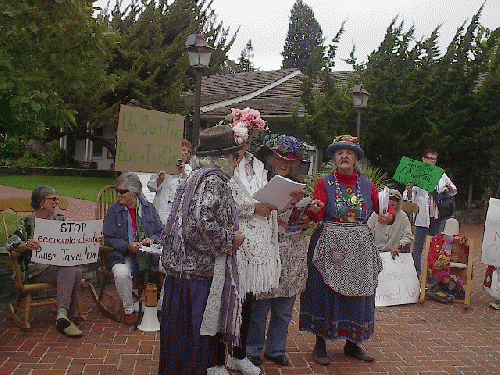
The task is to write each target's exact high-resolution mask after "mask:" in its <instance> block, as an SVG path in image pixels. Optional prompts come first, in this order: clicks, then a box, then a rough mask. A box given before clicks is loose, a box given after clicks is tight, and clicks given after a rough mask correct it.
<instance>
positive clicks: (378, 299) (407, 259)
mask: <svg viewBox="0 0 500 375" xmlns="http://www.w3.org/2000/svg"><path fill="white" fill-rule="evenodd" d="M380 258H382V267H383V268H382V272H380V273H379V275H378V287H377V290H376V291H375V306H392V305H403V304H407V303H417V301H418V297H419V295H420V283H419V281H418V277H417V271H416V270H415V265H414V263H413V257H412V255H411V254H410V253H400V254H399V255H398V256H397V257H396V259H392V257H391V253H390V252H389V251H388V252H383V253H380Z"/></svg>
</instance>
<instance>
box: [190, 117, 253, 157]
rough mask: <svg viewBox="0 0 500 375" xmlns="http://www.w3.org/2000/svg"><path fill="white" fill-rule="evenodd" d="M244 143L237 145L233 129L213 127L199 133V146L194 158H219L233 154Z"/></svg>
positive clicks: (224, 126)
mask: <svg viewBox="0 0 500 375" xmlns="http://www.w3.org/2000/svg"><path fill="white" fill-rule="evenodd" d="M243 146H244V143H243V142H242V143H238V142H236V139H235V134H234V131H233V129H232V128H231V127H230V126H228V125H215V126H213V127H211V128H208V129H205V130H203V131H202V132H201V133H200V144H199V145H198V147H197V148H196V150H195V151H194V154H195V155H196V156H202V157H203V156H220V155H226V154H234V153H236V152H238V151H239V150H241V149H242V148H243Z"/></svg>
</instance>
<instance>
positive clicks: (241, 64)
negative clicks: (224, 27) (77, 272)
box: [237, 39, 255, 72]
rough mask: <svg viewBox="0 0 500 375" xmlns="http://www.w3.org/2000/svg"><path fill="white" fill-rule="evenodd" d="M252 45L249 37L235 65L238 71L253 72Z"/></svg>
mask: <svg viewBox="0 0 500 375" xmlns="http://www.w3.org/2000/svg"><path fill="white" fill-rule="evenodd" d="M252 60H253V45H252V40H251V39H249V40H248V42H247V44H246V45H245V48H244V49H243V51H241V55H240V59H239V61H238V65H237V71H239V72H253V71H254V70H255V68H254V66H253V62H252Z"/></svg>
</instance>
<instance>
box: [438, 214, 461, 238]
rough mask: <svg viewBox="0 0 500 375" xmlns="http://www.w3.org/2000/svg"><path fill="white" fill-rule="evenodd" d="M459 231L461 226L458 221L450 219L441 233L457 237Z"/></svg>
mask: <svg viewBox="0 0 500 375" xmlns="http://www.w3.org/2000/svg"><path fill="white" fill-rule="evenodd" d="M459 231H460V224H459V223H458V220H457V219H455V218H453V217H450V218H449V219H448V220H446V222H445V224H444V229H443V231H442V232H441V233H443V234H444V235H445V236H457V235H458V232H459Z"/></svg>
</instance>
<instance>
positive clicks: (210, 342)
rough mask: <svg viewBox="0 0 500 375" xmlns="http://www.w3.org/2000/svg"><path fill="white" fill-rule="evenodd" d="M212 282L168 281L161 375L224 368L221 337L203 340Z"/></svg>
mask: <svg viewBox="0 0 500 375" xmlns="http://www.w3.org/2000/svg"><path fill="white" fill-rule="evenodd" d="M211 282H212V281H211V280H201V279H183V278H177V277H173V276H167V277H166V278H165V293H164V296H163V306H162V315H161V329H160V366H159V371H158V374H160V375H163V374H164V375H174V374H175V375H177V374H183V375H191V374H193V375H194V374H196V375H198V374H200V375H202V374H206V373H207V368H210V367H213V366H217V365H224V355H225V347H224V344H223V343H222V342H221V340H220V339H219V337H218V336H214V337H212V336H200V326H201V321H202V318H203V312H204V310H205V306H206V303H207V298H208V294H209V292H210V285H211ZM221 361H222V363H220V362H221Z"/></svg>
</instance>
